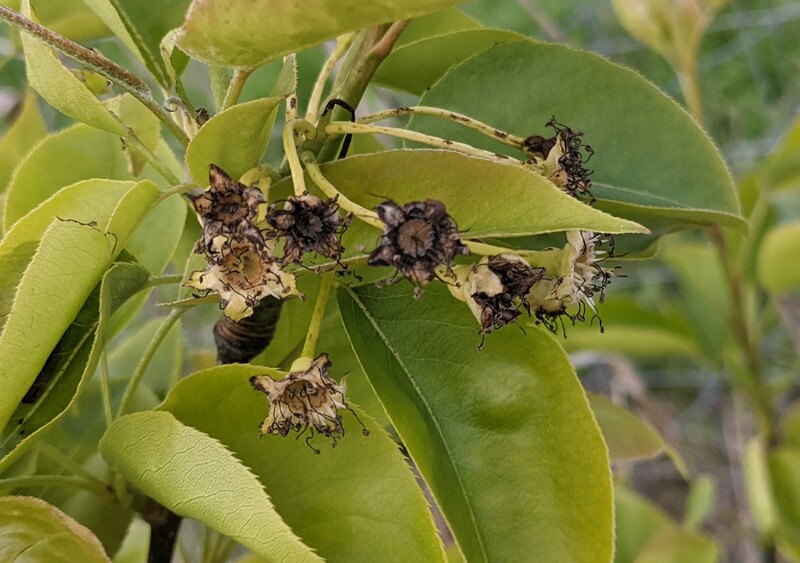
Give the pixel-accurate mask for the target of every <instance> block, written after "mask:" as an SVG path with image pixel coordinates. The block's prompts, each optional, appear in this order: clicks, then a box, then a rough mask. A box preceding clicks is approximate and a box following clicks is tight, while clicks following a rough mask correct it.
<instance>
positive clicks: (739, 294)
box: [710, 227, 777, 444]
mask: <svg viewBox="0 0 800 563" xmlns="http://www.w3.org/2000/svg"><path fill="white" fill-rule="evenodd" d="M710 234H711V240H712V241H713V243H714V247H715V249H716V251H717V256H718V257H719V261H720V263H721V264H722V268H723V274H724V276H725V281H726V282H727V284H728V291H729V292H730V303H731V309H730V318H729V323H730V326H731V330H732V331H733V336H734V338H735V339H736V341H737V344H738V346H739V349H740V350H741V352H742V356H743V360H744V368H745V369H744V371H745V372H746V374H747V376H748V387H747V389H745V390H744V391H745V393H746V396H747V397H748V399H749V401H750V403H751V405H752V407H753V410H754V411H755V413H756V415H757V419H758V425H759V430H760V431H761V433H762V434H763V435H764V437H765V439H766V440H767V443H768V444H774V443H775V441H776V439H777V424H776V416H775V405H774V404H773V399H772V392H771V390H770V388H769V385H768V383H767V382H766V380H765V379H764V374H763V371H762V361H761V352H760V350H759V347H758V342H757V339H756V338H755V336H754V335H753V331H752V330H751V327H750V325H749V323H748V322H747V317H746V314H745V311H744V305H745V298H744V290H743V287H742V279H741V274H740V272H737V271H734V270H733V268H732V267H731V258H730V256H729V255H728V254H729V253H728V248H727V244H726V242H725V237H724V236H723V234H722V230H721V229H720V228H719V227H712V228H711V229H710Z"/></svg>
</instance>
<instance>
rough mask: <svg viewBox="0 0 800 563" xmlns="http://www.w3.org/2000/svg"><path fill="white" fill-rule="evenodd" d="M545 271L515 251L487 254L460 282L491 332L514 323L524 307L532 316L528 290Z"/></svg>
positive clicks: (485, 330) (483, 327)
mask: <svg viewBox="0 0 800 563" xmlns="http://www.w3.org/2000/svg"><path fill="white" fill-rule="evenodd" d="M544 274H545V270H544V268H533V267H531V265H530V264H528V262H527V261H525V259H523V258H522V257H521V256H518V255H516V254H500V255H496V256H485V257H484V258H483V259H481V261H480V262H478V263H477V264H475V265H473V266H471V267H470V269H469V273H468V274H467V276H466V278H465V279H464V280H463V281H461V282H460V288H461V292H462V294H463V296H464V300H465V301H466V303H467V305H468V306H469V308H470V310H471V311H472V314H473V315H474V316H475V318H476V319H477V320H478V322H479V323H480V325H481V332H482V333H483V334H488V333H490V332H492V331H493V330H497V329H500V328H502V327H504V326H506V325H507V324H510V323H513V322H514V321H516V320H517V318H518V317H519V316H520V314H521V309H524V310H525V311H527V312H528V314H529V315H530V313H531V311H530V305H529V303H528V293H529V292H530V291H531V288H532V287H533V286H534V284H536V283H537V282H538V281H539V280H541V279H542V277H543V276H544Z"/></svg>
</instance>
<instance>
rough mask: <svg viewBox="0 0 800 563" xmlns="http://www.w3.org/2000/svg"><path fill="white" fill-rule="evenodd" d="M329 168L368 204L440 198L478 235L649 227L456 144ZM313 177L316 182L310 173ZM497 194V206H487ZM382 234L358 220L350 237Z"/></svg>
mask: <svg viewBox="0 0 800 563" xmlns="http://www.w3.org/2000/svg"><path fill="white" fill-rule="evenodd" d="M322 171H323V174H324V175H325V177H326V178H327V179H328V180H329V181H330V182H332V183H333V185H334V186H336V188H337V189H338V190H339V191H341V192H342V193H343V194H344V195H346V196H347V197H348V198H350V199H351V200H353V201H355V202H356V203H358V204H360V205H362V206H364V207H366V208H368V209H372V208H374V207H375V206H376V205H378V204H379V203H382V202H383V201H385V200H387V199H393V200H395V201H397V202H398V203H401V204H402V203H407V202H409V201H424V200H425V199H427V198H433V199H438V200H440V201H442V202H444V203H445V205H446V206H447V212H448V213H449V214H450V215H451V216H452V217H453V219H455V221H456V223H458V227H459V230H460V232H462V233H464V236H468V237H470V238H479V237H517V236H525V235H531V234H538V233H546V232H554V231H563V230H567V229H586V230H592V231H598V232H605V233H623V232H641V230H642V227H641V226H639V225H637V224H636V223H632V222H630V221H626V220H624V219H619V218H616V217H612V216H610V215H608V214H605V213H603V212H601V211H598V210H596V209H593V208H591V207H589V206H588V205H585V204H583V203H581V202H579V201H578V200H576V199H574V198H572V197H569V196H568V195H566V194H565V193H564V192H562V191H560V190H559V189H558V188H556V187H555V186H554V185H553V184H552V183H550V182H549V181H548V180H546V179H545V178H543V177H542V176H540V175H538V174H535V173H534V172H530V171H528V170H526V169H524V168H522V167H520V166H514V165H510V164H508V165H507V164H500V163H497V162H493V161H490V160H485V159H481V158H475V157H471V156H465V155H463V154H460V153H455V152H452V151H442V150H408V149H406V150H394V151H385V152H381V153H373V154H367V155H361V156H354V157H351V158H347V159H344V160H339V161H336V162H332V163H329V164H326V165H324V166H322ZM288 182H289V180H284V181H283V182H281V183H279V184H276V186H275V189H276V190H278V189H279V187H278V186H283V187H286V186H287V184H288ZM306 183H307V185H308V186H313V183H312V182H311V180H310V179H308V178H307V179H306ZM498 186H501V187H502V189H499V188H498ZM489 197H491V205H487V198H489ZM542 210H547V211H546V213H543V212H542ZM377 238H378V232H377V231H376V230H375V229H374V228H372V227H368V226H366V225H364V224H363V223H361V222H360V221H354V222H353V225H352V226H351V227H350V229H348V232H347V233H346V234H345V239H344V243H345V247H346V248H351V249H355V248H356V247H358V246H359V245H364V246H365V247H366V248H372V247H374V245H375V242H376V240H377Z"/></svg>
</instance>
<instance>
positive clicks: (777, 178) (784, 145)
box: [759, 118, 800, 190]
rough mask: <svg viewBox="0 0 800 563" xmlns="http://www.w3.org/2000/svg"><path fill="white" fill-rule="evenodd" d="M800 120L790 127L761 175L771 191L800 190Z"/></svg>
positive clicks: (761, 168)
mask: <svg viewBox="0 0 800 563" xmlns="http://www.w3.org/2000/svg"><path fill="white" fill-rule="evenodd" d="M798 154H800V118H796V119H795V120H794V122H793V123H792V124H791V125H790V127H789V130H788V131H787V133H786V135H785V136H784V137H783V139H781V142H780V144H778V146H777V147H775V148H774V149H773V151H772V153H771V154H770V155H769V156H768V157H767V159H766V162H764V164H763V166H760V167H759V174H760V175H763V178H764V181H765V182H766V184H767V186H768V187H769V188H770V189H775V190H780V189H790V190H797V189H798V188H800V157H798V156H797V155H798Z"/></svg>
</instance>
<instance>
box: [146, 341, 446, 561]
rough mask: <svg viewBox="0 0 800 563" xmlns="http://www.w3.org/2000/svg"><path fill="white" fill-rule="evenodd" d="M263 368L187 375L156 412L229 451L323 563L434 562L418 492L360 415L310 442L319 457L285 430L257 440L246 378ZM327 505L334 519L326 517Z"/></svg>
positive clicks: (263, 409) (382, 437)
mask: <svg viewBox="0 0 800 563" xmlns="http://www.w3.org/2000/svg"><path fill="white" fill-rule="evenodd" d="M331 360H332V361H333V370H334V371H333V372H334V374H339V373H342V370H341V368H340V366H339V362H338V359H337V357H335V356H331ZM345 367H346V366H345ZM265 371H267V372H269V374H270V375H273V373H274V370H270V369H269V368H266V369H265V368H262V367H258V366H219V367H216V368H212V369H208V370H205V371H201V372H198V373H195V374H193V375H191V376H189V377H187V378H185V379H183V380H181V382H180V383H178V384H177V385H176V386H175V388H174V389H173V390H172V391H171V392H170V394H169V396H168V397H167V400H166V401H165V402H164V404H163V405H162V407H161V408H163V409H165V410H168V411H170V412H171V413H173V414H174V415H175V416H176V417H177V418H178V420H180V421H181V422H182V423H184V424H187V425H190V426H193V427H195V428H197V429H198V430H201V431H203V432H206V433H208V434H209V435H210V436H211V437H213V438H216V439H218V440H220V441H221V442H222V443H223V444H225V446H227V447H228V448H230V449H231V451H232V452H233V453H234V455H236V457H237V458H238V459H241V460H242V462H243V463H244V464H245V465H247V466H248V467H249V468H250V469H252V470H253V472H254V473H255V474H256V475H257V476H258V478H259V479H260V480H261V482H262V483H263V484H264V486H265V488H266V490H267V491H268V492H269V494H270V497H271V498H272V501H273V502H274V503H275V508H276V509H277V511H278V512H279V513H280V514H281V516H282V517H283V519H284V520H285V521H286V523H287V524H288V525H289V526H291V528H292V529H293V530H294V531H295V532H296V533H297V534H298V535H299V536H300V537H301V538H302V539H303V541H304V542H305V543H306V544H308V545H309V546H311V547H313V548H314V549H315V550H316V551H317V552H318V553H319V554H320V556H322V557H324V558H325V560H327V561H331V562H335V561H341V562H348V563H349V562H357V561H363V562H376V563H377V562H382V561H385V562H387V563H388V562H395V561H431V562H433V561H443V560H444V557H443V552H442V548H441V545H440V541H439V539H438V538H437V535H436V528H435V526H434V523H433V519H432V517H431V515H430V513H429V511H428V508H427V503H426V501H425V498H424V497H423V495H422V491H421V490H420V488H419V486H418V485H417V483H416V481H415V479H414V476H413V474H412V473H411V472H410V471H409V468H408V464H407V463H406V461H405V460H404V459H403V456H402V455H401V454H400V453H399V451H398V449H397V444H395V443H394V441H393V440H392V439H391V438H390V437H389V436H388V435H387V434H386V433H385V432H384V431H383V430H381V429H380V428H378V427H377V425H376V424H375V422H373V421H371V420H369V419H366V418H365V419H363V420H364V423H365V424H366V425H367V427H368V428H369V431H370V435H369V436H368V437H365V436H362V435H361V432H359V430H360V427H359V424H358V422H357V421H356V419H355V417H354V416H352V415H351V414H349V413H343V418H344V426H345V430H346V431H347V434H346V435H345V436H344V438H342V439H341V440H340V441H339V442H338V444H337V446H336V448H335V449H331V448H329V447H327V444H326V439H325V438H324V437H323V438H316V439H315V440H314V441H313V442H312V443H313V444H314V446H315V447H317V448H319V449H321V450H322V453H321V455H318V456H316V455H314V453H313V452H312V451H311V450H310V449H309V448H308V447H307V446H306V445H305V444H304V443H303V441H302V440H294V439H292V438H293V437H292V436H290V437H289V438H281V437H279V436H269V435H268V436H264V437H263V438H261V437H260V436H259V431H258V425H259V423H260V421H261V420H262V419H264V418H265V417H266V415H267V405H266V401H265V398H264V395H263V394H260V393H257V392H256V391H254V390H253V389H252V387H251V386H250V383H249V382H248V379H249V377H250V376H252V375H256V374H260V373H264V372H265ZM359 417H364V414H363V413H362V412H359ZM332 510H333V511H335V513H336V514H337V515H339V516H337V517H335V518H332V517H331V511H332Z"/></svg>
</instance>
